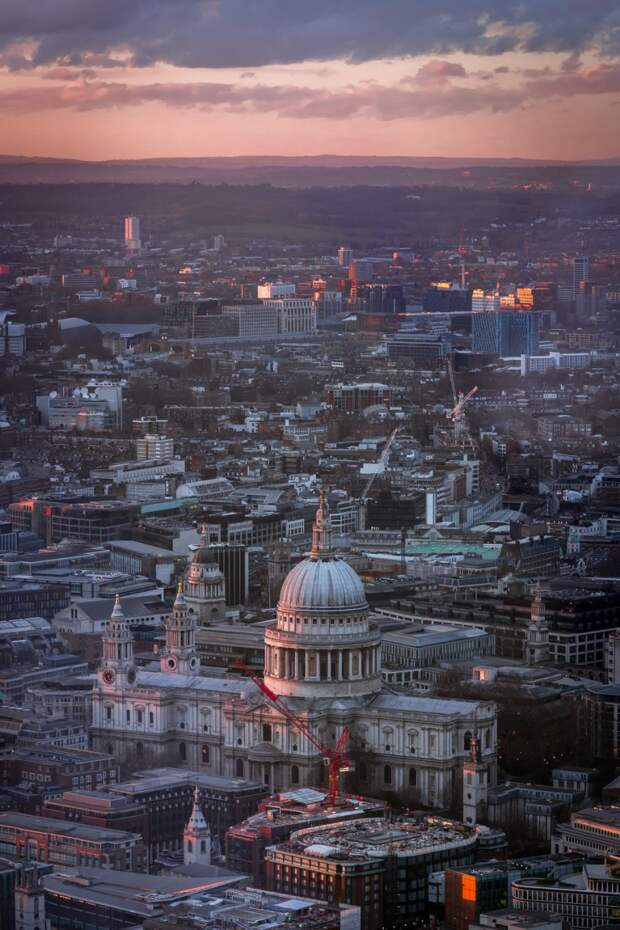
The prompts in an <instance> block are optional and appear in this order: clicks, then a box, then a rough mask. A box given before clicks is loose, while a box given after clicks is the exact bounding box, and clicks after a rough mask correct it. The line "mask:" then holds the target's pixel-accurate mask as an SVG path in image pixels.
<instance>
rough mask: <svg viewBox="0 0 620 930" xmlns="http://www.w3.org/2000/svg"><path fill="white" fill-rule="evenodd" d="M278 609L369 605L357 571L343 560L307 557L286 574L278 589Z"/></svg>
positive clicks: (360, 606)
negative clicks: (280, 587)
mask: <svg viewBox="0 0 620 930" xmlns="http://www.w3.org/2000/svg"><path fill="white" fill-rule="evenodd" d="M278 607H279V609H280V610H292V611H294V610H330V609H331V610H333V609H338V608H343V607H348V608H351V609H352V610H364V609H365V608H367V607H368V604H367V603H366V596H365V594H364V587H363V585H362V582H361V580H360V577H359V575H358V574H357V572H356V571H355V570H354V569H353V568H351V566H350V565H349V564H348V563H347V562H345V561H344V560H342V559H330V560H329V561H326V560H323V559H315V558H312V557H311V558H309V559H304V560H303V562H300V563H299V564H298V565H296V566H295V567H294V568H293V569H292V570H291V571H290V572H289V574H288V575H287V576H286V579H285V581H284V584H283V585H282V591H281V592H280V602H279V604H278Z"/></svg>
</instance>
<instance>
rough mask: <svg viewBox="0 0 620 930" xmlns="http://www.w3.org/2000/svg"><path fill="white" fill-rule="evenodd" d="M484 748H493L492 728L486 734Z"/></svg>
mask: <svg viewBox="0 0 620 930" xmlns="http://www.w3.org/2000/svg"><path fill="white" fill-rule="evenodd" d="M484 748H485V749H490V748H491V728H490V727H489V729H488V730H487V731H486V732H485V734H484Z"/></svg>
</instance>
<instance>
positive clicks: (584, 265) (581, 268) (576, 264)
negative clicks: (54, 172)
mask: <svg viewBox="0 0 620 930" xmlns="http://www.w3.org/2000/svg"><path fill="white" fill-rule="evenodd" d="M589 280H590V260H589V258H588V256H587V255H576V256H575V258H574V259H573V297H576V296H577V292H578V291H579V285H580V284H581V282H582V281H583V282H585V281H589Z"/></svg>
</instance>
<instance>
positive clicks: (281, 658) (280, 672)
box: [278, 649, 284, 678]
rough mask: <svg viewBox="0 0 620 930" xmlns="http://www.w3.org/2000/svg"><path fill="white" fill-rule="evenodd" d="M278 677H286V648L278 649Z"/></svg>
mask: <svg viewBox="0 0 620 930" xmlns="http://www.w3.org/2000/svg"><path fill="white" fill-rule="evenodd" d="M278 678H284V649H280V650H279V651H278Z"/></svg>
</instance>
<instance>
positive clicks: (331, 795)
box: [237, 662, 352, 807]
mask: <svg viewBox="0 0 620 930" xmlns="http://www.w3.org/2000/svg"><path fill="white" fill-rule="evenodd" d="M237 665H238V667H239V668H240V669H241V670H242V671H243V672H245V674H247V675H248V676H249V677H250V678H251V679H252V681H253V682H254V683H255V684H256V685H257V687H259V688H260V690H261V691H262V692H263V694H264V695H265V697H266V698H268V699H269V700H270V701H271V703H272V704H273V706H274V707H275V708H276V710H278V711H279V712H280V713H281V714H282V716H283V717H285V718H286V719H287V720H289V721H290V722H291V723H292V724H293V726H294V727H295V729H297V730H298V731H299V732H300V733H303V735H304V736H305V737H306V739H307V740H308V741H309V742H310V743H312V745H313V746H315V747H316V748H317V749H318V750H320V751H321V752H322V753H323V755H324V756H325V761H326V763H327V784H328V788H327V804H328V806H329V807H334V806H335V804H336V800H337V798H338V794H339V792H340V775H341V774H342V773H343V772H350V771H351V769H352V765H351V762H350V761H349V759H347V757H346V755H345V746H346V744H347V742H348V739H349V727H348V726H347V725H346V724H345V725H344V727H343V728H342V733H341V734H340V736H339V738H338V742H337V743H336V747H335V748H332V747H331V746H326V745H325V743H324V742H323V741H322V740H320V739H319V738H318V736H315V735H314V733H312V732H311V730H310V729H309V727H307V726H306V724H305V723H304V721H303V720H301V718H300V717H298V716H297V715H296V714H294V713H293V711H292V710H291V709H290V708H289V707H287V706H286V704H285V703H284V702H283V701H282V698H281V696H280V695H279V694H276V693H275V691H272V690H271V688H270V687H269V686H268V685H266V684H265V682H264V681H263V679H262V678H261V677H260V675H257V674H256V672H255V671H253V669H251V668H248V667H247V666H246V665H243V663H242V662H239V663H237Z"/></svg>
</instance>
